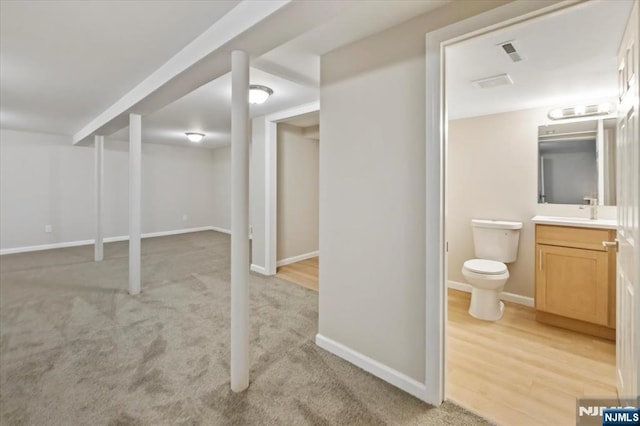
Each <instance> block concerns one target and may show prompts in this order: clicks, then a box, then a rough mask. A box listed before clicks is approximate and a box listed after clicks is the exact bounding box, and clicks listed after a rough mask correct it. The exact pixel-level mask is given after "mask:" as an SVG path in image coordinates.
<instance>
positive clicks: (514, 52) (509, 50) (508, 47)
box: [498, 41, 524, 62]
mask: <svg viewBox="0 0 640 426" xmlns="http://www.w3.org/2000/svg"><path fill="white" fill-rule="evenodd" d="M498 46H500V47H501V48H502V50H503V51H504V53H506V54H507V55H508V56H509V58H511V61H512V62H520V61H522V60H524V57H523V56H522V55H521V54H520V52H518V49H517V48H516V46H515V44H514V42H513V41H505V42H504V43H500V44H499V45H498Z"/></svg>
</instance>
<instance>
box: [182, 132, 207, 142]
mask: <svg viewBox="0 0 640 426" xmlns="http://www.w3.org/2000/svg"><path fill="white" fill-rule="evenodd" d="M185 135H187V138H188V139H189V141H190V142H193V143H200V142H202V138H204V133H194V132H187V133H185Z"/></svg>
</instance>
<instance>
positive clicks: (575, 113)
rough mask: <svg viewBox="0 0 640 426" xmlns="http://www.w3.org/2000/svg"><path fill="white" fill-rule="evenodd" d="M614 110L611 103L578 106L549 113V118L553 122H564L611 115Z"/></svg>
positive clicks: (556, 109)
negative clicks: (568, 119) (571, 119)
mask: <svg viewBox="0 0 640 426" xmlns="http://www.w3.org/2000/svg"><path fill="white" fill-rule="evenodd" d="M611 112H612V108H611V104H610V103H601V104H599V105H576V106H572V107H565V108H555V109H552V110H551V111H549V114H547V116H548V117H549V118H550V119H552V120H564V119H566V118H579V117H589V116H592V115H608V114H611Z"/></svg>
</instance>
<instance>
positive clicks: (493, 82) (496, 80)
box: [471, 74, 513, 89]
mask: <svg viewBox="0 0 640 426" xmlns="http://www.w3.org/2000/svg"><path fill="white" fill-rule="evenodd" d="M510 84H513V80H512V79H511V77H510V76H509V74H499V75H494V76H491V77H486V78H480V79H478V80H473V81H472V82H471V85H472V86H473V87H476V88H479V89H489V88H492V87H498V86H507V85H510Z"/></svg>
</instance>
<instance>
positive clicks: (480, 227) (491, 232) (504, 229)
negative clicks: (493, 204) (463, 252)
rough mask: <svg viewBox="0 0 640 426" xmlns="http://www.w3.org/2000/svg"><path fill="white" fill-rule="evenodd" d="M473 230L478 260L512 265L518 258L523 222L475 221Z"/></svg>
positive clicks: (472, 224) (472, 223) (472, 222)
mask: <svg viewBox="0 0 640 426" xmlns="http://www.w3.org/2000/svg"><path fill="white" fill-rule="evenodd" d="M471 229H472V231H473V245H474V248H475V253H476V257H477V258H479V259H489V260H497V261H499V262H504V263H511V262H514V261H515V260H516V258H517V257H518V241H519V240H520V229H522V222H510V221H504V220H483V219H473V220H472V221H471Z"/></svg>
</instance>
